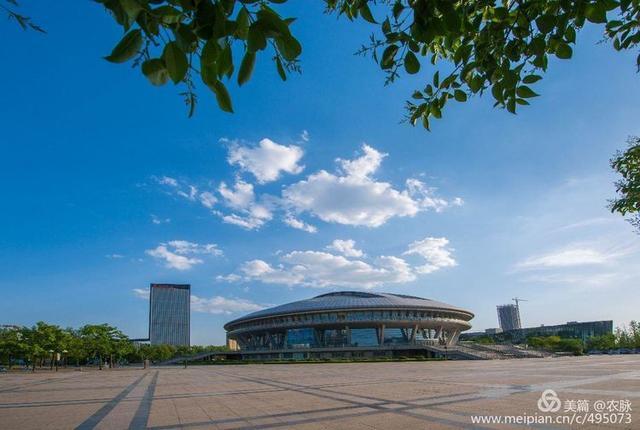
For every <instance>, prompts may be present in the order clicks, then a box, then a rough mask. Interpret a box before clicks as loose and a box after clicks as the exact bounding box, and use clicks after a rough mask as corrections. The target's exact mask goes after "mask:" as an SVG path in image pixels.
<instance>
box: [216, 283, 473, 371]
mask: <svg viewBox="0 0 640 430" xmlns="http://www.w3.org/2000/svg"><path fill="white" fill-rule="evenodd" d="M472 318H473V313H472V312H469V311H467V310H464V309H461V308H458V307H455V306H452V305H448V304H446V303H442V302H437V301H435V300H430V299H424V298H421V297H415V296H407V295H404V294H388V293H371V292H364V291H336V292H331V293H326V294H321V295H319V296H316V297H312V298H309V299H306V300H300V301H296V302H292V303H286V304H283V305H280V306H276V307H273V308H269V309H263V310H260V311H257V312H254V313H251V314H249V315H245V316H243V317H240V318H237V319H235V320H233V321H229V322H228V323H227V324H225V326H224V328H225V330H226V331H227V345H228V347H229V348H230V349H232V350H239V351H240V353H241V355H242V356H243V357H250V358H253V359H310V358H319V359H324V358H347V357H349V358H350V357H394V356H411V355H419V356H436V354H443V353H444V354H447V348H449V347H455V345H456V343H457V341H458V337H459V336H460V333H461V332H463V331H465V330H468V329H469V328H471V323H470V321H471V319H472Z"/></svg>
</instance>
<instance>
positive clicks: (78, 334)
mask: <svg viewBox="0 0 640 430" xmlns="http://www.w3.org/2000/svg"><path fill="white" fill-rule="evenodd" d="M224 348H225V347H220V346H190V347H174V346H171V345H140V346H137V345H135V344H134V343H133V342H131V340H130V339H129V338H128V337H127V336H126V335H125V334H124V333H122V331H120V330H118V329H117V328H116V327H112V326H110V325H108V324H87V325H85V326H82V327H80V328H79V329H74V328H61V327H59V326H57V325H53V324H47V323H45V322H42V321H41V322H38V323H37V324H36V325H34V326H32V327H4V328H0V363H4V364H6V365H8V367H11V366H13V365H15V364H16V363H19V364H23V365H25V366H30V367H31V369H32V370H34V371H35V369H36V367H42V366H45V365H49V366H50V367H51V368H53V367H54V366H56V367H57V366H58V365H59V364H62V365H65V366H66V365H67V364H69V363H70V364H73V365H76V366H80V365H84V364H94V365H97V366H98V367H99V368H100V369H102V368H103V366H104V365H105V364H106V363H108V364H109V366H111V367H114V366H116V365H118V364H122V363H132V362H141V361H143V360H151V361H163V360H167V359H169V358H172V357H175V356H184V355H191V354H196V353H199V352H204V351H211V350H221V349H224Z"/></svg>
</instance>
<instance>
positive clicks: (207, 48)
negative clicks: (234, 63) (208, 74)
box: [200, 39, 220, 65]
mask: <svg viewBox="0 0 640 430" xmlns="http://www.w3.org/2000/svg"><path fill="white" fill-rule="evenodd" d="M219 53H220V45H218V41H217V40H216V39H209V40H207V43H205V44H204V47H203V48H202V54H201V55H200V64H206V65H211V64H215V62H216V61H217V60H218V54H219Z"/></svg>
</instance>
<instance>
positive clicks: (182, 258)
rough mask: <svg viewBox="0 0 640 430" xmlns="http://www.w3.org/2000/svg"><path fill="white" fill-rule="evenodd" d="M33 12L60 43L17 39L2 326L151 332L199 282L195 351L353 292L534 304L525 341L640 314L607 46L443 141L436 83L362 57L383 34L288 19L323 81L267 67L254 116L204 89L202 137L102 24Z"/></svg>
mask: <svg viewBox="0 0 640 430" xmlns="http://www.w3.org/2000/svg"><path fill="white" fill-rule="evenodd" d="M27 3H28V2H25V5H24V6H25V11H26V12H28V13H29V14H30V15H32V16H33V17H34V19H35V20H36V21H37V22H38V23H39V24H41V25H42V26H44V27H45V28H46V29H47V30H48V34H47V35H40V34H36V33H33V32H29V33H23V32H22V31H20V30H19V29H18V28H17V27H16V26H15V25H12V24H11V23H4V24H3V25H1V26H0V37H2V40H6V41H11V43H4V44H3V45H2V47H0V50H1V51H2V58H3V59H4V61H3V63H4V65H5V67H2V68H0V79H1V81H2V82H3V83H4V85H3V91H2V100H3V103H1V104H0V118H2V120H1V124H2V137H1V139H0V149H1V151H2V156H1V157H0V178H1V180H0V191H1V192H2V195H3V199H2V201H3V204H2V210H1V211H0V229H1V230H0V291H2V296H3V300H1V301H0V315H1V316H2V317H1V318H0V319H1V321H0V322H1V323H12V324H33V323H34V322H36V321H38V320H46V321H50V322H53V323H57V324H61V325H64V326H66V325H72V326H78V325H81V324H84V323H89V322H92V323H93V322H95V323H101V322H108V323H111V324H115V325H117V326H118V327H120V328H122V329H123V330H124V331H125V332H126V333H127V334H129V335H130V336H133V337H138V336H144V335H145V334H146V330H147V326H146V324H147V318H148V315H147V312H148V302H147V301H146V300H145V299H144V298H141V297H140V296H141V295H142V296H143V295H144V289H145V288H147V287H148V284H149V283H150V282H185V283H191V284H192V293H193V295H194V296H196V297H195V298H194V299H193V300H194V301H193V303H194V304H193V309H192V310H193V313H192V341H193V342H194V343H222V342H223V341H224V331H223V329H222V325H223V324H224V322H226V321H228V320H229V319H232V318H234V317H237V316H240V315H242V314H243V313H245V312H247V311H250V310H252V309H258V308H259V307H261V306H268V305H271V304H280V303H285V302H288V301H291V300H297V299H303V298H306V297H310V296H313V295H317V294H322V293H324V292H327V291H329V290H331V289H346V288H349V289H365V288H366V289H373V290H374V291H375V290H379V291H386V292H397V293H403V294H414V295H418V296H423V297H430V298H434V299H438V300H441V301H444V302H449V303H451V304H454V305H458V306H461V307H464V308H468V309H470V310H472V311H473V312H475V314H476V318H475V319H474V320H473V324H474V329H484V328H488V327H494V326H496V325H497V321H496V311H495V306H496V305H497V304H503V303H507V302H510V300H511V298H512V297H516V296H518V297H522V298H525V299H528V300H529V301H528V302H523V304H522V305H521V307H522V314H523V315H522V316H523V320H524V323H525V325H538V324H553V323H562V322H566V321H570V320H592V319H613V320H614V323H615V324H623V323H625V322H628V321H629V320H631V319H634V318H635V319H637V318H638V314H637V309H638V308H639V307H640V296H639V295H638V293H637V285H638V279H639V276H638V275H639V268H640V237H638V236H637V235H636V234H635V233H633V230H632V227H631V226H629V225H628V224H627V223H625V222H624V221H623V220H622V219H621V218H620V217H619V216H616V215H611V214H609V212H608V210H607V208H606V204H607V199H610V198H612V197H613V195H614V188H613V185H612V182H613V181H614V180H615V175H614V174H613V173H612V172H611V171H610V169H609V166H608V160H609V158H610V157H611V156H612V154H613V153H614V152H615V151H616V150H618V149H622V148H623V147H624V145H625V143H624V142H625V139H626V137H627V136H628V135H632V134H640V122H638V118H639V117H640V105H638V103H637V95H638V94H639V91H640V78H639V76H638V75H637V74H636V73H635V69H634V57H633V55H634V53H626V54H625V53H623V54H620V53H615V52H614V51H613V50H612V49H611V48H610V47H609V46H608V45H607V44H598V41H599V40H600V38H601V34H600V33H599V30H598V29H595V28H594V29H590V30H586V31H583V32H581V34H580V35H579V38H578V42H579V46H578V47H577V48H576V49H575V50H574V59H572V60H571V61H564V62H562V61H553V60H552V61H551V65H550V71H549V73H547V76H546V78H545V79H544V80H543V81H541V83H540V85H538V86H537V87H536V89H537V90H538V92H539V93H541V94H542V96H541V97H539V98H537V99H536V100H535V101H534V103H533V105H532V106H531V107H528V108H525V109H522V110H521V111H520V113H519V114H518V115H517V116H513V115H511V114H508V113H506V112H505V111H502V110H498V109H493V108H492V107H491V106H492V101H491V100H490V99H489V98H488V97H485V98H475V99H472V100H471V101H470V102H468V103H466V104H457V105H456V104H451V105H449V106H447V109H446V111H445V116H444V119H443V120H441V121H437V122H434V123H433V127H432V128H433V131H432V132H430V133H428V132H425V131H424V130H422V129H420V128H411V127H410V126H407V125H405V124H400V119H401V118H402V114H403V111H402V107H403V102H404V100H405V99H406V98H407V97H408V96H409V95H410V94H411V91H412V89H413V88H414V87H417V86H419V85H420V78H421V77H422V78H424V75H422V74H421V75H419V76H418V77H412V78H407V77H403V78H402V79H401V80H400V81H398V82H397V83H395V84H393V85H391V86H388V87H385V86H384V85H383V82H384V75H383V74H382V72H381V71H380V70H379V69H378V68H377V66H375V64H373V62H372V60H371V59H368V58H361V57H357V56H354V55H353V53H354V52H355V51H356V50H357V48H358V47H359V45H360V44H361V43H362V42H364V41H366V38H367V37H368V35H369V32H370V31H371V30H372V28H371V27H369V26H367V25H365V24H360V23H349V22H348V21H346V20H342V19H340V20H336V19H335V17H334V16H327V15H324V14H323V13H322V8H321V4H320V3H318V4H314V5H311V4H305V6H304V8H303V7H301V6H300V5H289V6H287V11H286V13H287V14H289V15H293V16H298V17H299V20H298V21H297V23H296V24H294V26H293V27H292V29H293V31H294V33H295V34H296V35H297V36H298V37H299V39H300V40H301V42H302V44H303V46H304V53H303V56H302V66H303V73H302V75H300V76H292V77H291V78H290V79H289V80H288V81H287V82H286V83H283V82H281V81H280V80H279V78H278V77H277V74H276V71H275V68H274V67H273V66H272V64H271V62H270V61H268V56H263V57H264V58H261V59H260V60H259V64H258V66H257V67H256V70H255V72H254V75H253V78H252V80H251V81H250V82H249V83H248V84H246V85H245V86H243V87H242V88H238V87H237V85H236V84H235V83H232V84H230V85H229V87H230V91H231V93H232V96H233V100H234V106H235V110H236V113H235V114H233V115H230V114H225V113H223V112H221V111H219V110H218V109H217V108H216V106H215V101H214V100H213V97H212V96H211V95H209V94H208V93H206V91H204V90H203V91H201V92H200V104H199V106H198V110H197V113H196V115H195V117H194V118H192V119H188V118H187V117H186V111H185V108H184V106H183V105H182V102H181V100H180V98H179V97H178V96H177V93H179V92H180V91H181V89H180V88H177V87H174V86H172V85H168V86H166V87H163V88H155V87H152V86H151V85H149V84H148V83H147V82H146V81H145V79H144V77H143V76H142V75H141V74H140V73H139V72H137V71H133V70H131V69H130V68H129V67H128V66H126V65H114V64H110V63H108V62H106V61H104V60H103V59H102V56H103V55H106V54H107V53H108V52H109V51H110V49H111V47H112V46H113V45H114V44H115V43H116V42H117V40H119V37H120V33H119V30H118V28H117V27H116V26H115V25H114V24H113V23H112V22H111V18H109V17H108V16H107V15H106V14H105V13H104V11H103V10H102V9H101V8H100V6H99V5H97V4H94V3H92V2H82V3H81V4H77V5H76V4H74V6H73V7H56V8H55V9H54V8H50V7H47V6H46V5H45V4H44V3H43V2H30V3H33V4H27ZM264 139H268V140H264ZM191 187H193V188H191ZM192 190H195V191H192ZM238 224H242V226H240V225H238ZM296 227H298V228H296ZM300 228H304V229H306V230H314V229H315V232H309V231H304V230H302V229H300ZM207 245H208V246H207ZM213 245H215V246H213Z"/></svg>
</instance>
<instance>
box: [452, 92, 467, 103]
mask: <svg viewBox="0 0 640 430" xmlns="http://www.w3.org/2000/svg"><path fill="white" fill-rule="evenodd" d="M453 97H454V98H455V99H456V101H459V102H466V101H467V93H465V92H464V91H462V90H455V91H454V92H453Z"/></svg>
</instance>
